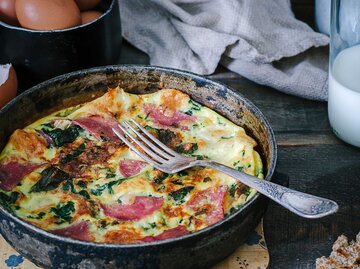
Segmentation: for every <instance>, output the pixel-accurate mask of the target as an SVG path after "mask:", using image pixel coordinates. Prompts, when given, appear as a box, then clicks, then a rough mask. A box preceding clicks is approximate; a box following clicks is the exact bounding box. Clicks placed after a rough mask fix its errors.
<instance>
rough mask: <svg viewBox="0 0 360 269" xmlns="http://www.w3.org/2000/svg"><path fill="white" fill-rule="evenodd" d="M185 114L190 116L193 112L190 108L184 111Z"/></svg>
mask: <svg viewBox="0 0 360 269" xmlns="http://www.w3.org/2000/svg"><path fill="white" fill-rule="evenodd" d="M185 114H186V115H189V116H192V114H193V112H192V110H191V109H190V110H188V111H185Z"/></svg>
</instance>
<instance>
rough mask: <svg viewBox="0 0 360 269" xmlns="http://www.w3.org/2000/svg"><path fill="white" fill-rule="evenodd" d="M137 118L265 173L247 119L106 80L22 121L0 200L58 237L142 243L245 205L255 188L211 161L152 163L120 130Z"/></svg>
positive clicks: (0, 170)
mask: <svg viewBox="0 0 360 269" xmlns="http://www.w3.org/2000/svg"><path fill="white" fill-rule="evenodd" d="M130 118H133V119H135V120H137V121H138V122H139V123H140V124H141V125H142V126H144V127H145V128H146V129H147V130H149V131H150V132H151V133H152V134H153V135H155V136H156V137H158V138H159V139H160V140H161V141H162V142H163V143H165V144H166V145H168V146H169V147H171V148H172V149H174V150H175V151H177V152H179V153H182V154H186V155H189V156H195V157H197V158H198V159H210V160H214V161H217V162H220V163H222V164H225V165H227V166H230V167H232V168H235V169H238V170H240V171H244V172H245V173H248V174H251V175H255V176H256V177H259V178H263V166H262V162H261V159H260V156H259V154H258V153H257V152H256V151H255V150H254V147H255V146H256V142H255V140H254V139H252V138H251V137H249V136H248V135H247V134H246V133H245V131H244V129H243V128H241V127H239V126H237V125H235V124H234V123H232V122H230V121H229V120H227V119H226V118H224V117H223V116H221V115H219V114H218V113H216V112H215V111H213V110H211V109H209V108H207V107H205V106H202V105H201V104H199V103H197V102H195V101H193V100H192V99H190V97H189V96H188V95H187V94H185V93H183V92H181V91H179V90H174V89H163V90H160V91H157V92H155V93H151V94H144V95H136V94H129V93H126V92H124V91H123V90H122V89H119V88H116V89H109V90H108V92H107V93H106V94H104V95H103V96H101V97H100V98H97V99H95V100H93V101H91V102H88V103H84V104H81V105H78V106H75V107H70V108H67V109H64V110H61V111H58V112H55V113H53V114H51V115H48V116H47V117H45V118H42V119H40V120H38V121H36V122H35V123H33V124H31V125H29V126H27V127H25V128H24V129H22V130H20V129H19V130H16V131H15V132H14V133H13V134H12V135H11V137H10V139H9V142H8V143H7V145H6V146H5V148H4V149H3V151H2V153H1V155H0V203H1V204H2V205H3V206H4V207H6V208H7V209H8V210H9V211H11V212H12V213H13V214H15V215H16V216H18V217H20V218H21V219H23V220H25V221H27V222H29V223H31V224H33V225H35V226H37V227H40V228H42V229H44V230H47V231H49V232H51V233H54V234H58V235H61V236H67V237H71V238H73V239H77V240H82V241H92V242H101V243H141V242H152V241H157V240H163V239H168V238H172V237H177V236H181V235H185V234H188V233H193V232H195V231H197V230H200V229H203V228H205V227H207V226H209V225H212V224H214V223H216V222H218V221H220V220H221V219H223V218H224V216H226V215H227V214H231V213H232V212H234V211H235V210H237V209H238V208H240V207H241V206H242V205H243V204H244V203H246V201H247V200H249V199H250V198H251V197H252V196H253V195H254V194H255V191H254V190H253V189H250V188H248V187H247V186H245V185H243V184H241V183H239V182H238V181H237V180H235V179H233V178H231V177H229V176H227V175H225V174H223V173H220V172H218V171H216V170H214V169H210V168H201V167H195V168H191V169H187V170H184V171H181V172H179V173H175V174H166V173H163V172H161V171H159V170H156V169H154V168H153V167H151V166H150V165H148V164H147V163H146V162H144V161H143V160H142V159H141V158H140V157H138V156H137V155H136V154H135V153H134V152H132V151H131V150H129V149H128V147H127V146H126V145H125V144H124V143H122V141H121V140H120V139H119V138H118V137H117V136H116V135H115V134H114V132H113V131H112V128H118V127H117V126H118V124H119V123H121V122H122V121H123V120H128V119H130Z"/></svg>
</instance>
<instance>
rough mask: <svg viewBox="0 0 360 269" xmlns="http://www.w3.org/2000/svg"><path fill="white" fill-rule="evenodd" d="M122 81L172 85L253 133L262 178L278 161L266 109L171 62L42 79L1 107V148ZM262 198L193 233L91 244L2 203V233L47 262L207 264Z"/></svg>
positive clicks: (128, 86) (236, 240) (235, 236)
mask: <svg viewBox="0 0 360 269" xmlns="http://www.w3.org/2000/svg"><path fill="white" fill-rule="evenodd" d="M118 85H119V86H120V87H122V88H124V89H125V90H126V91H128V92H132V93H149V92H154V91H156V90H158V89H160V88H162V87H166V88H176V89H179V90H181V91H184V92H186V93H188V94H190V95H191V97H192V98H193V99H194V100H196V101H198V102H200V103H202V104H204V105H206V106H208V107H210V108H212V109H214V110H216V111H217V112H219V113H220V114H222V115H224V116H226V117H227V118H228V119H230V120H231V121H233V122H235V123H237V124H239V125H240V126H243V127H244V128H245V129H246V131H247V133H248V134H249V135H250V136H252V137H253V138H255V139H256V140H257V141H258V143H259V146H258V147H257V150H258V151H259V152H260V155H261V157H262V160H263V163H264V168H265V175H266V180H270V178H271V176H272V174H273V172H274V168H275V162H276V143H275V138H274V134H273V131H272V129H271V127H270V125H269V124H268V122H267V120H266V119H265V118H264V116H263V114H262V113H261V112H260V111H259V110H258V109H257V108H256V107H255V106H254V105H253V104H252V103H251V102H249V101H248V100H247V99H245V98H244V97H243V96H242V95H240V94H239V93H237V92H236V91H234V90H232V89H230V88H229V87H227V86H225V85H223V84H221V83H218V82H214V81H212V80H209V79H207V78H204V77H201V76H198V75H195V74H191V73H188V72H183V71H179V70H174V69H168V68H161V67H151V66H136V65H122V66H108V67H100V68H93V69H88V70H83V71H77V72H74V73H70V74H66V75H62V76H60V77H56V78H54V79H51V80H48V81H46V82H44V83H41V84H39V85H37V86H35V87H33V88H31V89H30V90H28V91H26V92H24V93H23V94H21V95H19V96H18V97H17V98H15V99H14V100H13V101H12V102H11V103H9V104H8V105H7V106H5V107H4V108H3V109H2V110H0V151H1V150H2V149H3V148H4V146H5V144H6V142H7V139H8V137H9V135H10V134H11V133H12V132H13V131H14V130H15V129H17V128H23V127H25V126H26V125H28V124H30V123H32V122H34V121H35V120H37V119H39V118H41V117H43V116H45V115H47V114H49V113H50V112H54V111H56V110H59V109H62V108H66V107H69V106H72V105H76V104H79V103H83V102H85V101H90V100H92V99H94V98H96V97H98V96H100V95H102V94H103V93H105V92H106V90H107V88H108V87H115V86H118ZM265 208H266V199H265V197H263V196H262V195H259V194H257V195H255V196H254V197H253V198H252V199H251V200H250V201H248V202H247V203H246V204H245V205H244V206H243V207H242V208H241V209H239V210H238V211H236V212H235V213H233V214H231V215H230V216H226V217H225V218H224V219H223V220H222V221H220V222H218V223H216V224H214V225H212V226H210V227H208V228H206V229H203V230H201V231H198V232H195V233H193V234H189V235H185V236H181V237H178V238H174V239H167V240H164V241H159V242H151V243H141V244H129V245H120V244H100V243H88V242H82V241H78V240H73V239H70V238H64V237H60V236H57V235H54V234H51V233H48V232H46V231H44V230H41V229H39V228H36V227H34V226H32V225H30V224H28V223H26V222H24V221H22V220H20V219H18V218H17V217H15V216H14V215H12V214H10V213H9V212H7V211H6V210H5V209H4V208H2V207H0V232H1V234H2V235H3V236H4V238H5V239H6V240H7V241H8V242H9V243H10V244H11V245H12V246H13V247H14V248H15V249H16V250H17V251H18V252H19V253H21V254H22V255H24V256H25V257H26V258H28V259H30V260H31V261H32V262H34V263H35V264H36V265H38V266H41V267H44V268H82V269H101V268H114V269H115V268H124V269H125V268H126V269H128V268H167V269H168V268H172V269H176V268H181V269H186V268H208V267H210V266H211V265H214V264H215V263H217V262H219V261H220V260H222V259H224V258H225V257H226V256H228V255H229V254H231V253H232V252H233V251H234V250H235V249H236V247H237V246H239V245H240V244H241V243H242V242H243V241H244V240H245V239H246V237H247V236H248V234H249V232H251V231H252V230H253V229H254V228H255V226H256V225H257V224H258V223H259V221H260V218H261V216H262V215H263V214H264V211H265Z"/></svg>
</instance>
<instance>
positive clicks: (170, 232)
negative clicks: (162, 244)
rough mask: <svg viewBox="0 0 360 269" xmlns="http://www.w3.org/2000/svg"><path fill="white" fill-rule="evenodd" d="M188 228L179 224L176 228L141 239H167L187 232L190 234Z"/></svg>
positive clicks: (143, 240) (151, 240) (146, 240)
mask: <svg viewBox="0 0 360 269" xmlns="http://www.w3.org/2000/svg"><path fill="white" fill-rule="evenodd" d="M188 233H189V232H188V230H187V229H186V228H185V226H182V225H179V226H177V227H176V228H173V229H169V230H167V231H165V232H163V233H161V234H159V235H156V236H146V237H144V238H143V239H141V241H142V242H154V241H159V240H165V239H169V238H174V237H179V236H182V235H185V234H188Z"/></svg>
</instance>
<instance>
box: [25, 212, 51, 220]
mask: <svg viewBox="0 0 360 269" xmlns="http://www.w3.org/2000/svg"><path fill="white" fill-rule="evenodd" d="M45 215H46V213H44V212H40V213H39V214H37V215H35V216H31V215H29V216H27V218H28V219H42V218H43V217H44V216H45Z"/></svg>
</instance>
